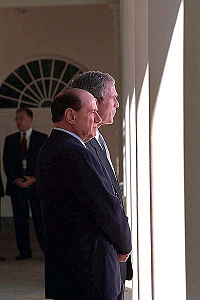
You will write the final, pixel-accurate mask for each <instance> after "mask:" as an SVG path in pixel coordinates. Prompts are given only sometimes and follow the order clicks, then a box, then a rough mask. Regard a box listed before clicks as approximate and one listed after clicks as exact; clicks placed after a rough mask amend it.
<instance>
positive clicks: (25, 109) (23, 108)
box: [16, 107, 33, 119]
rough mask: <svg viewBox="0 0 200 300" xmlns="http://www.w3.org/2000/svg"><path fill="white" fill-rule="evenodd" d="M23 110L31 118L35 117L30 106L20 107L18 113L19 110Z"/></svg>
mask: <svg viewBox="0 0 200 300" xmlns="http://www.w3.org/2000/svg"><path fill="white" fill-rule="evenodd" d="M21 111H25V113H26V114H27V116H29V117H30V118H31V119H33V112H32V110H31V109H30V108H27V107H20V108H18V109H17V110H16V114H17V113H18V112H21Z"/></svg>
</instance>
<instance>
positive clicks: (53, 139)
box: [36, 130, 131, 300]
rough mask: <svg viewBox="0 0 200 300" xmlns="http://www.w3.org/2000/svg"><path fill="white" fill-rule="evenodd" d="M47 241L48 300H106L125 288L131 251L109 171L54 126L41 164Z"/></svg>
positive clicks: (39, 181) (40, 188)
mask: <svg viewBox="0 0 200 300" xmlns="http://www.w3.org/2000/svg"><path fill="white" fill-rule="evenodd" d="M36 181H37V186H38V193H39V200H40V202H41V205H42V211H43V217H44V226H45V240H46V253H45V257H46V266H45V267H46V298H58V299H72V300H73V299H74V300H75V299H76V300H80V299H82V300H106V299H110V298H111V297H116V296H117V295H118V294H119V292H120V289H121V277H120V268H119V262H118V257H117V253H122V254H126V253H129V252H130V251H131V235H130V229H129V226H128V220H127V217H126V215H125V213H124V209H123V207H122V205H121V203H120V201H119V199H118V198H117V197H115V196H114V195H113V189H112V187H111V183H110V179H109V177H108V175H107V171H106V170H105V168H103V167H102V166H101V165H100V164H99V161H98V160H97V158H96V157H95V155H94V154H93V153H92V152H91V151H90V150H88V149H86V148H85V147H84V145H82V144H81V143H80V141H78V140H77V139H76V138H74V137H73V136H71V135H69V134H67V133H65V132H62V131H58V130H53V131H52V133H51V135H50V137H49V138H48V139H47V141H46V143H45V144H44V146H43V147H42V149H41V151H40V153H39V156H38V162H37V168H36Z"/></svg>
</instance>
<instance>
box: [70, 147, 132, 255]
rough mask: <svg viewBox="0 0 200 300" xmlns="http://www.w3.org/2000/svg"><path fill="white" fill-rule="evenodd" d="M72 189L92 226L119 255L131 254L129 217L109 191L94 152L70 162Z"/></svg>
mask: <svg viewBox="0 0 200 300" xmlns="http://www.w3.org/2000/svg"><path fill="white" fill-rule="evenodd" d="M72 163H73V166H72V172H71V174H70V178H71V180H72V181H71V189H72V192H73V193H74V194H75V196H76V198H77V199H79V201H80V203H79V204H80V205H81V206H82V207H83V209H85V210H86V212H87V214H88V215H90V216H91V218H92V221H93V222H94V223H95V225H96V226H97V227H98V228H99V229H100V230H101V231H102V232H103V234H104V235H105V236H106V237H107V239H108V240H109V241H110V242H111V243H112V244H113V245H114V247H115V249H116V250H117V252H118V253H121V254H127V253H129V252H130V251H131V233H130V228H129V225H128V218H127V216H126V215H125V212H124V209H123V207H122V205H121V204H120V201H119V199H118V198H117V197H115V196H114V195H113V194H112V192H111V191H110V186H109V182H108V181H107V179H106V177H105V175H104V172H103V169H102V166H101V165H100V164H99V162H98V161H97V159H96V158H95V156H94V155H93V153H91V152H90V151H84V152H83V153H80V154H79V155H78V157H74V159H73V162H72Z"/></svg>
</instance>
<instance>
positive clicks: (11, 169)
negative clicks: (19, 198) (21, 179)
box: [3, 137, 18, 182]
mask: <svg viewBox="0 0 200 300" xmlns="http://www.w3.org/2000/svg"><path fill="white" fill-rule="evenodd" d="M13 149H14V148H13V147H12V143H11V142H10V141H9V140H8V138H7V137H6V139H5V144H4V152H3V165H4V170H5V173H6V176H7V179H8V180H9V181H10V182H13V181H14V180H15V179H16V178H17V177H18V176H17V174H16V167H15V156H16V153H14V151H13Z"/></svg>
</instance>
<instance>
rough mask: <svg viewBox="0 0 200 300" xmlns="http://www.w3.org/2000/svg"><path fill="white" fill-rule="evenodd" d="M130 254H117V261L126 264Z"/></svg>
mask: <svg viewBox="0 0 200 300" xmlns="http://www.w3.org/2000/svg"><path fill="white" fill-rule="evenodd" d="M130 254H131V253H128V254H118V260H119V262H126V261H127V259H128V257H129V255H130Z"/></svg>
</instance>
